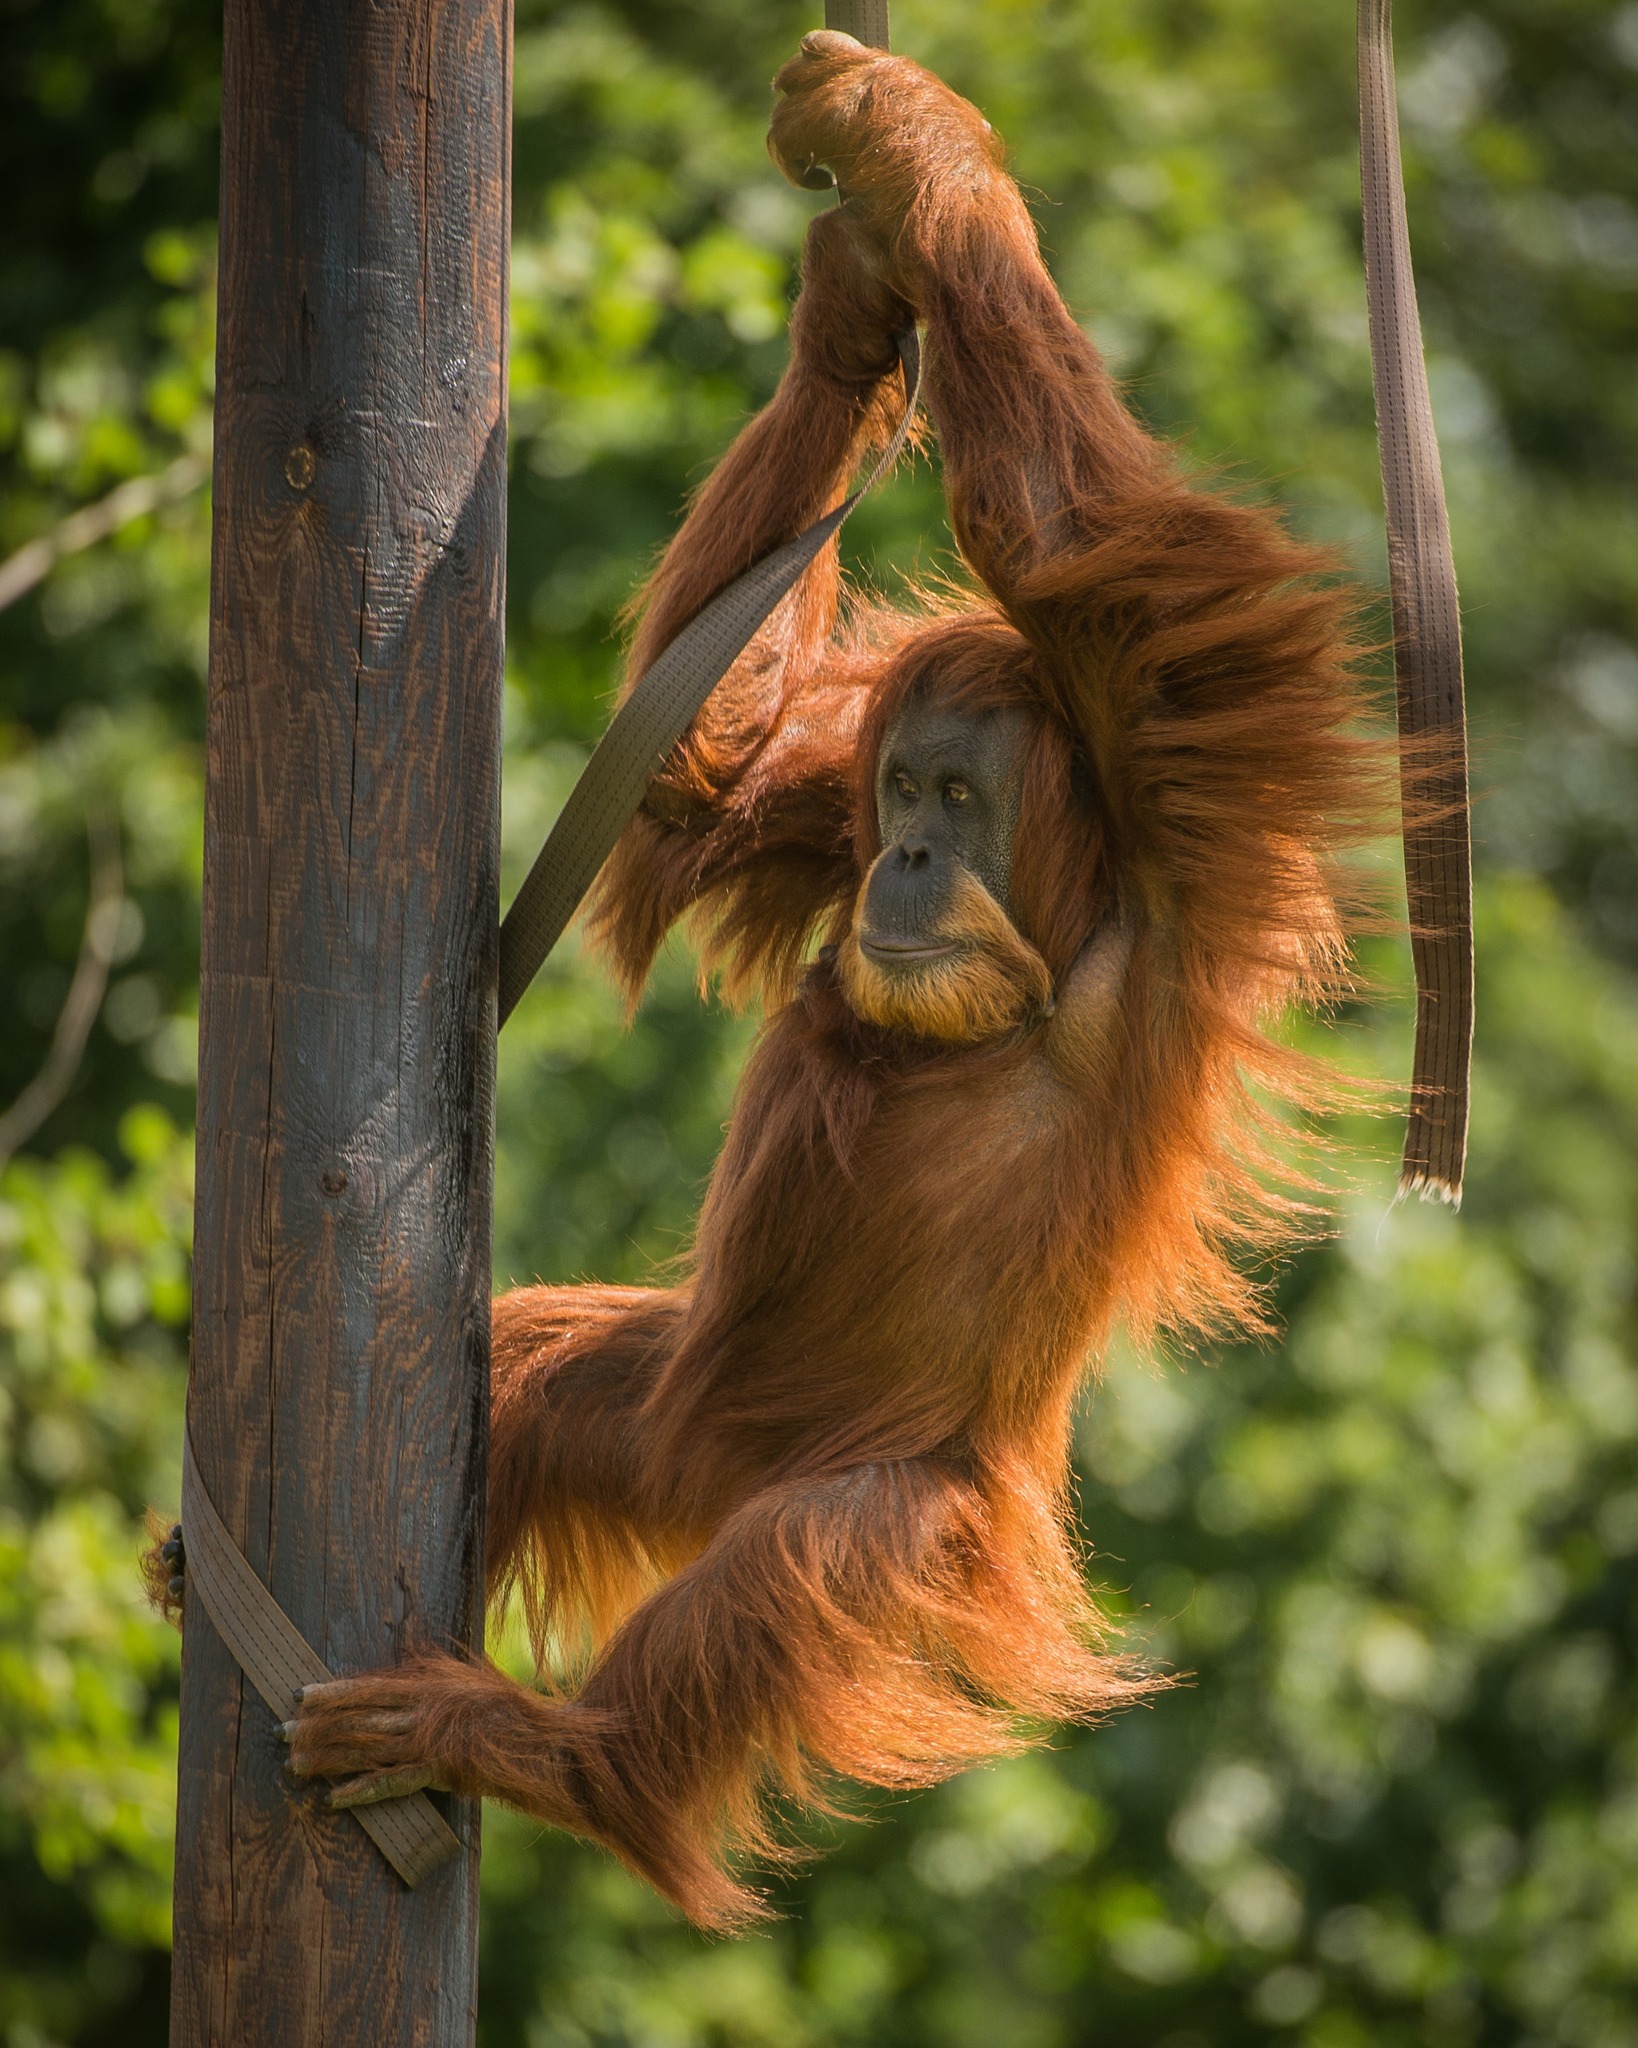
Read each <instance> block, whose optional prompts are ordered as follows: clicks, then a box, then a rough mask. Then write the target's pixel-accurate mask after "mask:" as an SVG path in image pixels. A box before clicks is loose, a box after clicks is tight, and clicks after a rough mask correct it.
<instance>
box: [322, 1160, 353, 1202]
mask: <svg viewBox="0 0 1638 2048" xmlns="http://www.w3.org/2000/svg"><path fill="white" fill-rule="evenodd" d="M319 1186H320V1187H321V1188H322V1189H323V1190H324V1192H325V1193H326V1194H327V1195H344V1194H345V1193H346V1192H347V1176H346V1175H345V1174H344V1173H343V1172H342V1171H341V1169H340V1167H338V1166H327V1167H326V1168H325V1169H324V1171H323V1172H322V1173H321V1174H320V1175H319Z"/></svg>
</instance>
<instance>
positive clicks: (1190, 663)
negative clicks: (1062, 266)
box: [773, 33, 1370, 1009]
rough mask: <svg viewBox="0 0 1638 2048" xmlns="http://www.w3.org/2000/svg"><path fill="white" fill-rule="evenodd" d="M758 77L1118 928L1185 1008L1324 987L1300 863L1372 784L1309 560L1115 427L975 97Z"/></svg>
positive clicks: (876, 84)
mask: <svg viewBox="0 0 1638 2048" xmlns="http://www.w3.org/2000/svg"><path fill="white" fill-rule="evenodd" d="M778 83H779V85H780V87H781V90H782V93H783V99H782V101H781V104H780V105H779V107H778V108H777V109H776V112H775V115H774V124H773V143H774V148H775V151H776V154H777V155H778V156H779V158H780V160H781V162H782V163H783V164H784V166H785V168H786V170H787V172H789V173H790V174H791V175H793V176H798V177H800V176H801V175H802V174H803V173H804V172H805V171H807V170H808V169H809V168H810V167H811V166H812V165H813V164H815V163H821V164H825V165H827V166H828V167H829V168H830V169H831V170H832V171H833V172H834V173H835V176H836V178H837V181H838V183H839V186H840V188H841V192H842V196H843V200H844V206H843V209H842V210H843V212H844V214H846V215H848V216H850V217H851V218H852V219H853V220H854V221H855V223H856V225H857V227H858V230H859V232H860V233H861V235H864V236H866V237H868V239H869V240H870V242H871V244H872V245H873V247H874V248H875V249H876V251H877V254H878V261H879V263H880V265H881V268H882V270H883V271H884V273H885V275H886V277H887V280H888V283H889V285H890V286H891V288H892V289H893V290H894V291H895V292H897V293H898V294H899V296H901V297H902V298H904V299H905V300H906V301H907V302H908V303H909V304H911V305H912V306H914V308H915V310H916V313H917V315H918V316H919V317H920V318H921V319H922V320H923V321H925V323H926V326H927V331H928V390H929V403H930V406H931V410H932V412H933V416H934V420H935V422H936V425H937V427H938V433H939V443H940V452H941V455H942V459H943V463H944V473H945V488H946V493H947V496H948V499H949V504H950V514H951V521H952V524H953V525H954V527H955V530H956V534H957V536H958V538H959V540H960V542H961V545H962V548H963V550H964V552H965V553H966V555H967V558H968V560H969V562H970V563H971V565H972V567H973V568H974V570H975V571H976V572H977V573H978V575H979V576H980V577H981V578H982V579H983V581H984V582H985V584H986V585H987V586H988V587H989V589H990V591H991V593H992V594H993V595H994V597H995V598H996V600H997V602H998V603H999V604H1000V605H1001V606H1002V608H1003V610H1004V611H1005V612H1006V613H1007V614H1008V616H1009V617H1010V618H1011V619H1012V621H1013V622H1014V623H1015V624H1016V625H1017V626H1018V627H1019V628H1020V630H1021V631H1022V632H1023V633H1024V634H1025V635H1026V636H1027V637H1028V639H1029V640H1030V641H1031V643H1032V644H1033V645H1034V647H1035V649H1036V650H1037V655H1038V662H1037V669H1036V680H1037V682H1038V686H1039V688H1040V690H1041V693H1042V695H1043V697H1044V698H1045V699H1046V701H1047V702H1048V704H1049V705H1050V707H1051V708H1052V710H1053V711H1055V712H1056V713H1057V715H1058V716H1060V717H1061V718H1062V719H1063V720H1064V722H1065V724H1066V725H1067V726H1068V727H1069V729H1070V731H1071V732H1072V733H1074V734H1075V736H1076V737H1077V738H1078V740H1079V741H1080V743H1081V745H1082V747H1083V748H1084V750H1085V753H1086V756H1087V759H1088V761H1089V763H1090V766H1091V769H1092V773H1093V780H1094V783H1095V786H1096V800H1097V802H1098V805H1099V808H1100V810H1101V812H1102V814H1103V818H1104V821H1105V824H1106V827H1107V833H1108V843H1109V846H1110V850H1111V853H1112V855H1113V857H1114V860H1115V862H1116V864H1117V869H1118V872H1119V874H1120V876H1121V880H1122V896H1123V900H1124V902H1125V905H1126V910H1127V913H1128V914H1129V915H1130V916H1131V917H1133V918H1135V920H1136V923H1137V926H1138V927H1140V928H1141V927H1143V926H1145V925H1148V926H1151V927H1152V926H1153V925H1154V924H1155V923H1156V922H1159V923H1162V924H1164V925H1165V926H1166V927H1167V929H1168V930H1169V932H1170V933H1171V935H1172V944H1171V947H1170V950H1171V951H1172V953H1173V956H1174V966H1173V968H1171V969H1169V970H1168V973H1170V974H1172V975H1173V976H1174V978H1177V979H1180V980H1183V981H1191V982H1193V983H1194V992H1195V993H1196V994H1198V995H1200V996H1202V998H1204V999H1206V1000H1210V1001H1213V1002H1216V1001H1222V1002H1224V1003H1225V1004H1226V1005H1227V1006H1229V1007H1233V1008H1237V1009H1243V1007H1244V1004H1243V1002H1242V1000H1241V999H1242V997H1245V998H1247V999H1248V1000H1250V1002H1251V1003H1252V1004H1253V1006H1255V1004H1256V1003H1257V1002H1258V1001H1259V1000H1260V992H1262V991H1272V992H1273V993H1274V994H1275V995H1276V996H1278V994H1279V993H1280V992H1281V991H1282V990H1289V989H1291V988H1293V987H1300V986H1302V985H1303V983H1304V982H1305V980H1307V981H1313V980H1318V981H1323V980H1324V979H1325V978H1326V975H1327V972H1328V971H1329V970H1330V969H1332V968H1333V967H1334V964H1335V950H1336V942H1337V922H1336V916H1335V911H1334V906H1333V904H1332V901H1331V896H1330V892H1329V888H1328V886H1327V884H1326V881H1325V879H1324V875H1323V856H1324V854H1325V852H1326V851H1327V850H1328V847H1329V846H1330V845H1331V844H1333V843H1335V841H1336V839H1337V838H1338V837H1339V836H1344V835H1345V834H1346V833H1347V832H1348V830H1349V828H1350V827H1351V826H1353V825H1355V824H1356V823H1357V819H1358V813H1359V810H1360V805H1361V798H1362V796H1364V797H1368V796H1369V795H1370V777H1369V775H1368V774H1367V773H1362V755H1363V752H1364V749H1363V748H1362V746H1361V743H1360V742H1359V741H1358V740H1357V739H1355V738H1353V737H1351V736H1350V735H1348V734H1347V733H1346V731H1345V730H1344V727H1345V726H1346V724H1347V722H1348V721H1349V720H1350V719H1352V718H1353V717H1354V716H1355V715H1357V710H1358V704H1357V699H1356V696H1355V693H1354V691H1353V688H1352V686H1351V683H1350V681H1349V677H1348V665H1349V649H1348V643H1347V635H1346V630H1345V609H1346V608H1345V604H1344V601H1343V599H1342V598H1341V597H1340V596H1339V594H1338V592H1337V591H1336V590H1335V589H1334V588H1332V587H1328V586H1327V585H1326V583H1325V582H1324V581H1323V580H1320V579H1321V578H1322V577H1323V574H1324V572H1325V571H1326V570H1327V569H1328V568H1329V567H1330V564H1329V563H1327V562H1326V561H1325V560H1324V559H1323V558H1322V557H1319V556H1318V555H1316V553H1315V552H1314V551H1313V550H1311V549H1308V548H1305V547H1303V546H1302V545H1301V544H1299V543H1298V542H1296V541H1294V540H1293V539H1292V538H1291V537H1290V536H1289V535H1288V534H1286V533H1285V532H1284V530H1283V529H1282V527H1281V526H1280V524H1279V522H1278V520H1277V519H1276V518H1275V517H1274V516H1273V515H1272V514H1271V513H1270V512H1268V511H1266V510H1264V509H1262V508H1259V507H1252V506H1247V505H1243V504H1236V503H1234V502H1233V501H1232V500H1230V499H1227V498H1224V497H1222V496H1218V495H1213V494H1210V493H1207V492H1204V491H1200V490H1197V489H1194V488H1191V487H1190V485H1189V484H1188V482H1187V481H1186V480H1185V478H1184V477H1183V476H1182V475H1181V474H1180V472H1179V469H1178V466H1177V464H1176V462H1175V460H1174V459H1173V457H1172V455H1171V454H1170V452H1169V451H1168V450H1167V449H1166V448H1164V447H1163V446H1162V445H1161V444H1160V443H1158V442H1157V441H1155V440H1154V439H1153V438H1152V437H1151V436H1150V435H1148V434H1147V433H1146V432H1144V430H1143V429H1142V428H1141V427H1140V426H1139V425H1138V423H1137V422H1136V421H1135V420H1134V419H1133V418H1132V416H1131V415H1130V414H1129V413H1128V412H1127V410H1126V408H1125V406H1124V405H1123V403H1122V402H1121V398H1120V395H1119V393H1118V391H1117V390H1116V388H1115V386H1114V383H1113V381H1112V380H1111V378H1110V376H1109V374H1108V372H1107V370H1106V369H1105V368H1104V365H1103V362H1102V360H1101V358H1100V357H1099V355H1098V353H1097V351H1096V349H1095V348H1094V347H1093V346H1092V344H1091V342H1090V341H1089V340H1088V339H1087V338H1086V336H1085V335H1084V334H1083V333H1082V332H1081V331H1080V329H1079V327H1078V326H1077V325H1076V323H1075V322H1074V321H1073V320H1072V319H1071V318H1070V315H1069V313H1068V312H1067V310H1066V309H1065V307H1064V305H1063V303H1062V301H1061V300H1060V298H1059V296H1058V293H1057V290H1056V288H1055V287H1054V285H1053V283H1052V280H1051V279H1050V277H1049V276H1048V275H1047V272H1046V268H1045V266H1044V264H1043V263H1042V260H1041V256H1040V252H1039V249H1038V247H1037V244H1036V238H1035V231H1034V227H1033V225H1032V223H1031V221H1030V218H1029V214H1028V211H1027V209H1026V208H1025V206H1024V203H1023V200H1022V198H1021V197H1020V195H1019V193H1018V189H1017V187H1016V186H1015V185H1014V184H1013V182H1012V180H1011V179H1010V178H1009V177H1008V176H1007V174H1006V172H1005V170H1004V169H1003V167H1002V163H1001V152H1000V147H999V144H998V143H997V141H996V139H995V138H994V137H993V136H992V134H991V133H990V130H989V126H988V124H987V123H986V122H985V121H984V119H983V117H982V116H981V115H980V114H979V113H978V111H977V109H976V108H974V107H972V106H969V105H968V104H967V103H966V102H965V101H964V100H962V99H960V98H959V97H958V96H957V95H956V94H955V93H953V92H951V91H950V89H949V88H948V87H947V86H945V85H944V84H942V83H941V82H940V81H939V80H938V79H936V78H934V77H933V76H932V75H931V74H930V73H928V72H925V71H923V70H922V69H921V68H920V67H919V66H918V65H916V64H913V63H911V62H909V61H908V60H907V59H905V58H900V57H889V56H886V55H885V54H883V53H881V52H878V51H872V50H867V49H865V48H864V47H863V46H862V45H860V44H858V43H855V42H853V41H852V40H851V38H848V37H842V36H836V35H832V34H824V33H821V34H816V35H811V36H809V37H807V38H806V40H805V42H804V44H803V51H802V54H801V55H800V56H799V57H798V58H796V59H795V60H794V62H792V63H791V64H789V65H787V66H786V67H785V70H784V71H783V72H782V73H781V74H780V78H779V80H778ZM1229 982H1233V983H1234V984H1235V988H1234V990H1233V992H1232V993H1231V992H1230V991H1229V989H1228V988H1227V983H1229Z"/></svg>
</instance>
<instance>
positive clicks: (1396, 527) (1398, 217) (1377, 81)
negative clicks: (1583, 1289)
mask: <svg viewBox="0 0 1638 2048" xmlns="http://www.w3.org/2000/svg"><path fill="white" fill-rule="evenodd" d="M1359 162H1360V189H1361V194H1362V199H1363V211H1364V227H1365V292H1366V300H1367V304H1368V307H1369V312H1370V325H1371V377H1372V382H1373V383H1374V385H1375V388H1376V428H1377V441H1378V446H1379V449H1380V452H1381V457H1382V496H1383V500H1384V503H1385V505H1386V509H1387V525H1388V584H1389V593H1390V597H1391V599H1392V604H1393V631H1394V672H1395V676H1396V678H1397V685H1398V687H1397V696H1398V706H1399V736H1400V742H1401V749H1402V763H1403V771H1402V772H1403V783H1404V802H1405V895H1406V899H1407V902H1408V905H1409V910H1410V927H1411V950H1412V954H1413V957H1414V959H1415V962H1416V1052H1415V1058H1414V1063H1413V1066H1412V1070H1411V1105H1410V1115H1409V1118H1408V1121H1407V1124H1406V1128H1405V1153H1404V1160H1403V1163H1402V1165H1401V1167H1400V1170H1399V1188H1400V1192H1401V1193H1402V1194H1406V1193H1409V1192H1410V1191H1411V1190H1413V1189H1414V1190H1416V1191H1417V1192H1418V1193H1421V1194H1425V1195H1437V1196H1440V1197H1442V1198H1443V1199H1444V1200H1445V1201H1448V1202H1459V1201H1460V1200H1461V1196H1462V1167H1463V1163H1464V1160H1465V1157H1466V1153H1467V1111H1468V1087H1469V1067H1470V1064H1471V1060H1472V1050H1473V881H1472V850H1471V847H1470V844H1469V832H1468V797H1467V730H1466V720H1465V714H1464V710H1463V702H1462V620H1461V611H1460V608H1459V605H1458V603H1457V597H1456V565H1455V562H1454V561H1453V559H1452V557H1451V551H1450V524H1449V521H1448V519H1447V517H1446V514H1445V489H1444V481H1443V478H1442V477H1441V475H1440V471H1439V443H1438V440H1437V438H1436V436H1435V434H1434V429H1433V407H1432V404H1431V402H1430V400H1429V397H1428V376H1427V366H1426V364H1425V363H1424V361H1423V357H1422V323H1421V321H1420V319H1419V318H1418V317H1417V310H1416V279H1415V277H1414V275H1413V273H1412V270H1411V252H1410V231H1409V228H1408V227H1407V225H1406V220H1405V181H1404V173H1403V171H1402V168H1401V166H1400V161H1399V116H1398V111H1397V109H1396V107H1395V103H1394V77H1393V28H1392V18H1391V11H1390V0H1359Z"/></svg>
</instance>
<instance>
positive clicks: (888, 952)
mask: <svg viewBox="0 0 1638 2048" xmlns="http://www.w3.org/2000/svg"><path fill="white" fill-rule="evenodd" d="M960 950H961V948H960V947H959V946H957V945H954V944H953V943H951V942H950V941H949V940H944V941H939V940H933V941H932V942H931V943H929V942H928V941H927V940H924V939H883V938H878V937H876V936H875V934H874V933H869V932H861V933H860V934H859V951H860V952H861V953H863V954H865V955H867V957H868V958H870V959H872V960H874V961H875V962H876V963H877V964H878V966H882V967H926V966H929V965H931V963H932V962H933V961H935V960H949V959H952V958H953V957H954V956H955V955H956V954H957V953H959V952H960Z"/></svg>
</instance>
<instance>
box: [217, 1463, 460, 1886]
mask: <svg viewBox="0 0 1638 2048" xmlns="http://www.w3.org/2000/svg"><path fill="white" fill-rule="evenodd" d="M182 1541H183V1543H184V1545H185V1546H186V1554H187V1583H188V1593H189V1595H190V1596H192V1597H193V1598H195V1599H197V1600H198V1602H199V1604H200V1606H201V1607H203V1608H204V1610H205V1612H206V1613H207V1614H208V1615H209V1616H210V1619H211V1623H212V1625H213V1627H214V1628H215V1630H216V1633H217V1634H218V1635H219V1636H220V1637H221V1638H222V1641H223V1642H224V1643H225V1644H226V1645H227V1647H228V1648H229V1649H230V1650H231V1651H232V1652H233V1656H234V1661H235V1662H236V1663H237V1664H238V1666H239V1669H240V1670H241V1671H242V1672H243V1673H244V1674H245V1676H246V1678H248V1679H249V1680H250V1682H251V1684H252V1685H253V1686H254V1687H255V1688H256V1690H257V1691H258V1692H259V1693H260V1694H261V1696H262V1698H263V1699H264V1700H265V1701H266V1702H267V1704H268V1707H269V1708H270V1709H271V1711H272V1714H273V1718H274V1719H275V1720H276V1721H288V1720H289V1719H290V1717H291V1716H292V1715H293V1714H294V1713H295V1711H296V1702H297V1700H298V1698H299V1697H300V1694H301V1689H302V1687H303V1686H306V1685H322V1684H323V1683H324V1682H325V1680H326V1679H329V1678H333V1677H334V1676H335V1673H334V1672H333V1671H332V1670H331V1669H330V1667H329V1665H328V1664H326V1663H325V1661H324V1659H323V1658H322V1657H321V1656H320V1655H319V1653H318V1652H317V1650H315V1649H314V1648H313V1646H312V1644H311V1643H309V1642H308V1640H307V1638H306V1637H305V1636H304V1635H303V1634H302V1632H301V1630H300V1629H299V1628H297V1626H296V1624H295V1623H294V1622H293V1621H292V1620H291V1619H290V1617H289V1615H287V1614H286V1613H285V1611H284V1609H283V1608H282V1607H281V1606H280V1605H279V1603H278V1601H277V1600H275V1599H274V1597H273V1595H272V1594H271V1593H270V1592H269V1591H268V1590H267V1588H266V1586H264V1585H263V1584H262V1582H261V1580H260V1579H259V1578H258V1577H257V1576H256V1574H255V1572H254V1571H252V1569H251V1567H250V1565H249V1563H248V1562H247V1561H246V1558H245V1555H244V1552H243V1551H242V1550H240V1548H239V1546H238V1544H237V1543H235V1542H234V1540H233V1538H232V1536H231V1535H230V1534H229V1532H228V1526H227V1524H226V1523H225V1522H224V1521H223V1520H222V1518H221V1516H220V1515H219V1514H218V1513H217V1512H216V1504H215V1502H214V1501H213V1500H212V1499H211V1497H210V1495H209V1493H208V1492H207V1491H206V1488H205V1482H204V1481H203V1479H201V1478H200V1476H199V1466H198V1463H197V1461H196V1460H195V1458H194V1455H193V1438H192V1437H191V1436H189V1435H186V1434H184V1436H183V1439H182ZM349 1811H350V1812H351V1813H352V1815H353V1818H354V1819H355V1820H356V1821H357V1822H358V1824H359V1826H360V1827H361V1828H362V1829H363V1830H364V1832H365V1834H367V1835H368V1836H369V1838H370V1840H371V1841H372V1842H374V1844H375V1846H376V1847H377V1848H378V1849H379V1850H380V1851H381V1853H382V1855H383V1856H385V1857H386V1859H387V1861H388V1862H389V1863H390V1864H391V1865H392V1867H393V1869H394V1870H396V1871H397V1873H398V1875H399V1876H400V1877H401V1878H402V1879H403V1880H404V1882H405V1884H407V1885H411V1886H414V1885H418V1884H419V1883H420V1882H421V1880H422V1878H424V1877H426V1876H428V1875H430V1873H431V1872H432V1871H434V1870H436V1869H438V1868H439V1866H440V1865H441V1864H444V1863H447V1862H448V1861H449V1860H450V1858H451V1857H452V1856H458V1855H459V1854H460V1853H461V1839H460V1837H459V1835H457V1834H456V1833H455V1831H454V1829H453V1828H452V1827H450V1825H449V1823H448V1822H447V1821H446V1820H445V1819H444V1817H443V1815H442V1814H441V1813H439V1811H438V1809H437V1808H436V1807H435V1806H434V1805H433V1803H432V1801H431V1800H430V1799H428V1798H427V1796H426V1794H425V1793H424V1792H412V1793H410V1794H409V1795H408V1796H407V1797H406V1798H402V1799H383V1800H382V1801H381V1802H380V1803H379V1804H378V1805H375V1806H355V1807H351V1808H349Z"/></svg>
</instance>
